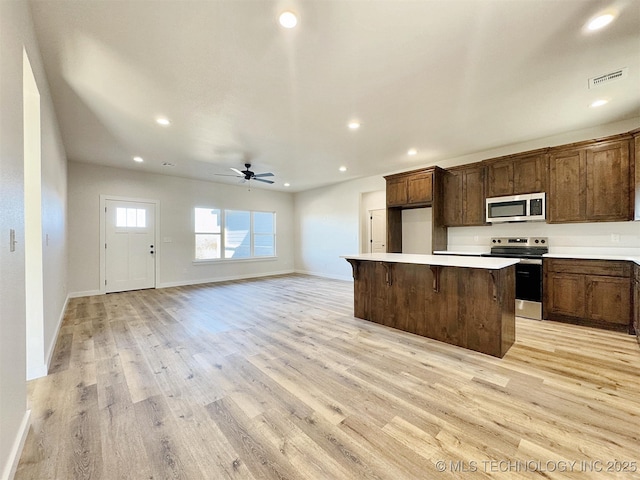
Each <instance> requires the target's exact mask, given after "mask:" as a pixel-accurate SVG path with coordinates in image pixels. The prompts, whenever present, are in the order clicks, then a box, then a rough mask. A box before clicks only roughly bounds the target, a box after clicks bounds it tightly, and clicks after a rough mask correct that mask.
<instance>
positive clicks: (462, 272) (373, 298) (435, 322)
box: [349, 260, 515, 357]
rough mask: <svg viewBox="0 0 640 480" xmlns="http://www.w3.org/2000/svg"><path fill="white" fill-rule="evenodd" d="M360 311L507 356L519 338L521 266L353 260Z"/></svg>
mask: <svg viewBox="0 0 640 480" xmlns="http://www.w3.org/2000/svg"><path fill="white" fill-rule="evenodd" d="M349 263H351V265H352V268H353V276H354V316H355V317H357V318H362V319H365V320H369V321H371V322H375V323H379V324H381V325H385V326H387V327H392V328H396V329H399V330H404V331H405V332H410V333H415V334H417V335H422V336H424V337H428V338H432V339H434V340H438V341H440V342H445V343H448V344H450V345H457V346H459V347H463V348H468V349H470V350H475V351H477V352H482V353H486V354H488V355H493V356H496V357H503V356H504V355H505V353H506V352H507V351H508V350H509V348H510V347H511V345H512V344H513V343H514V341H515V267H513V266H509V267H506V268H503V269H500V270H487V269H483V268H462V267H445V266H430V265H422V264H412V263H390V262H378V261H362V260H349Z"/></svg>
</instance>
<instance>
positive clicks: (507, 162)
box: [486, 149, 547, 197]
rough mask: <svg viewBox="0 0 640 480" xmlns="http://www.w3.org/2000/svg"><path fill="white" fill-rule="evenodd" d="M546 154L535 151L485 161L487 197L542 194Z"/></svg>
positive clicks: (544, 188) (544, 184)
mask: <svg viewBox="0 0 640 480" xmlns="http://www.w3.org/2000/svg"><path fill="white" fill-rule="evenodd" d="M546 152H547V150H546V149H545V150H536V151H533V152H527V153H523V154H518V155H510V156H508V157H501V158H497V159H495V160H489V161H487V162H486V164H487V197H502V196H504V195H519V194H522V193H535V192H544V191H545V190H546V176H547V175H546V165H547V156H546Z"/></svg>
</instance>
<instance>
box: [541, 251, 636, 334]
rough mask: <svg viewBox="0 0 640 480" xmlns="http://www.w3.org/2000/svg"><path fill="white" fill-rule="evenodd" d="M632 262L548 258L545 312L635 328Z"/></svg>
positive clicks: (575, 320)
mask: <svg viewBox="0 0 640 480" xmlns="http://www.w3.org/2000/svg"><path fill="white" fill-rule="evenodd" d="M631 265H632V264H631V262H625V261H612V260H582V259H555V258H554V259H545V260H544V262H543V268H544V295H543V297H544V298H543V302H544V303H543V316H544V318H545V319H548V320H558V321H568V322H572V323H580V324H585V325H591V326H597V327H602V328H610V329H614V330H625V331H629V332H632V331H633V329H632V325H633V317H632V315H633V305H634V301H633V290H632V269H631Z"/></svg>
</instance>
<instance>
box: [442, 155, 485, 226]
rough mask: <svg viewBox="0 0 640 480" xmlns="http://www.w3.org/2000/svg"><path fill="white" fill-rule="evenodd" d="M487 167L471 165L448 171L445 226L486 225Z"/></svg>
mask: <svg viewBox="0 0 640 480" xmlns="http://www.w3.org/2000/svg"><path fill="white" fill-rule="evenodd" d="M485 171H486V169H485V167H484V165H482V164H479V163H477V164H469V165H463V166H462V167H455V168H451V169H449V170H447V172H446V175H445V176H444V188H443V191H444V205H443V207H444V212H443V213H444V217H443V218H444V225H446V226H448V227H462V226H473V225H484V224H485V215H484V208H485V201H484V199H485V194H484V184H485V182H484V180H485Z"/></svg>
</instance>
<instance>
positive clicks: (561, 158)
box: [547, 137, 633, 223]
mask: <svg viewBox="0 0 640 480" xmlns="http://www.w3.org/2000/svg"><path fill="white" fill-rule="evenodd" d="M630 140H631V138H630V137H626V138H620V139H616V140H608V141H599V142H589V143H583V144H577V145H574V146H569V147H560V148H554V149H551V150H550V154H549V189H548V195H547V207H548V210H547V213H548V216H547V221H548V222H549V223H571V222H604V221H626V220H632V219H633V192H632V189H631V178H632V165H631V162H630V148H631V141H630Z"/></svg>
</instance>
